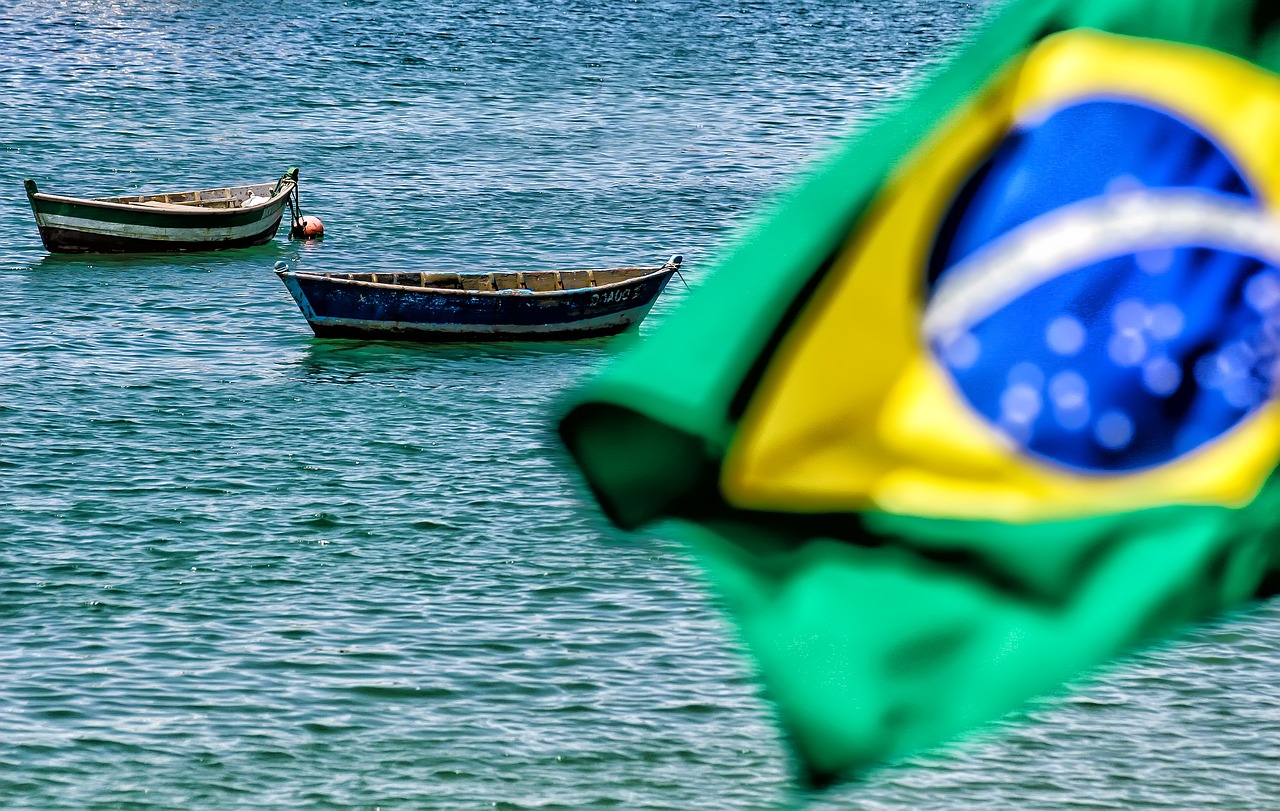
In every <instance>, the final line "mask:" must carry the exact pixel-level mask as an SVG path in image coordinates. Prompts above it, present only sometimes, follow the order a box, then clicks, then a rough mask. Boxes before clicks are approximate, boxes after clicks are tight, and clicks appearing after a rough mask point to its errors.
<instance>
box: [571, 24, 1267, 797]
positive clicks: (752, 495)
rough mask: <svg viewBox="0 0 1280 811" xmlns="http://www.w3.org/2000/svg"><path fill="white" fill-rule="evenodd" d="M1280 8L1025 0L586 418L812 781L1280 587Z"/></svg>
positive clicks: (833, 172)
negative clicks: (667, 527) (695, 575)
mask: <svg viewBox="0 0 1280 811" xmlns="http://www.w3.org/2000/svg"><path fill="white" fill-rule="evenodd" d="M1278 68H1280V4H1273V3H1264V2H1249V1H1248V0H1236V1H1235V2H1228V0H1164V2H1158V1H1157V0H1082V1H1080V2H1067V1H1066V0H1061V1H1058V0H1023V1H1022V2H1014V3H1012V4H1011V5H1009V6H1008V7H1007V8H1006V9H1005V10H1004V11H1003V12H1002V13H1001V14H1000V15H998V16H997V18H996V19H995V20H994V21H993V22H992V24H991V25H990V26H989V27H988V28H987V29H986V30H985V31H984V32H983V33H982V34H981V35H980V36H979V37H978V38H977V40H976V41H975V42H973V43H972V45H971V46H970V47H968V48H967V49H966V50H965V51H964V52H963V53H962V54H960V56H959V57H958V58H957V59H956V60H955V61H954V63H953V64H952V65H951V66H950V67H949V68H948V69H946V70H945V71H944V72H942V73H941V74H940V75H939V76H938V77H937V78H936V79H935V80H934V81H933V82H931V83H930V84H929V85H927V86H926V87H925V88H924V89H923V90H922V91H921V92H920V93H919V94H918V96H917V97H916V98H915V99H914V100H912V101H911V102H910V103H909V104H908V105H906V106H905V107H904V108H903V109H901V110H900V111H898V112H896V113H894V114H893V115H891V116H889V117H887V118H885V119H884V120H882V121H881V122H879V123H878V124H877V125H876V126H875V127H874V128H872V129H871V130H870V131H868V132H866V133H865V134H862V135H859V136H857V137H854V138H852V139H851V140H850V141H849V142H848V144H847V145H846V146H845V147H844V148H843V150H842V151H840V152H839V154H837V155H836V156H835V158H834V159H833V160H831V161H830V162H829V163H828V164H827V165H825V167H823V168H822V169H821V170H820V171H818V172H817V173H815V174H814V175H813V176H811V177H810V178H809V179H808V180H807V181H806V182H804V183H803V184H801V186H800V187H799V188H798V190H796V191H795V192H794V193H793V194H792V195H791V196H790V197H789V198H788V199H786V200H785V201H784V202H783V203H782V204H781V205H780V206H778V208H777V209H776V210H775V211H774V212H773V213H772V215H771V216H770V217H768V218H766V219H765V220H764V221H763V223H762V224H761V225H759V226H758V227H757V228H756V230H755V231H754V232H753V233H750V234H748V235H747V236H746V238H745V239H743V240H742V241H741V243H740V244H739V245H738V246H737V248H736V249H735V250H733V251H731V252H729V253H728V254H727V255H725V256H724V257H723V258H722V259H721V260H720V261H719V263H718V264H717V265H716V267H715V268H714V270H713V272H712V273H711V276H710V278H709V279H708V280H707V281H706V282H705V284H704V285H702V287H701V288H700V289H699V290H698V291H697V292H696V293H695V294H694V295H693V296H692V297H691V298H690V300H689V302H688V304H687V306H685V307H684V308H683V309H682V310H681V311H680V312H678V313H676V314H675V315H674V316H673V317H672V318H671V319H670V320H669V321H668V323H666V324H664V325H663V326H662V327H661V328H660V329H659V330H657V331H656V334H655V335H654V336H653V337H652V338H651V339H650V340H647V341H645V342H644V343H642V344H640V345H638V346H637V347H636V348H635V349H633V350H631V351H630V353H629V354H627V355H624V356H623V358H622V359H621V360H620V361H618V362H617V363H615V364H614V365H613V366H612V367H611V368H610V369H608V370H607V371H606V373H605V374H604V375H603V376H602V377H601V378H600V379H599V380H597V381H596V382H594V383H593V384H591V385H590V386H589V387H588V388H587V389H586V390H585V391H583V392H581V393H580V394H579V395H578V396H577V398H576V400H575V401H574V402H573V403H572V404H571V408H570V409H569V411H568V413H567V414H566V416H565V417H564V420H563V423H562V425H561V431H562V435H563V437H564V440H565V442H566V444H567V445H568V447H569V449H570V451H571V452H572V454H573V455H574V457H575V458H576V460H577V461H578V463H579V464H580V465H581V467H582V470H583V472H584V474H585V476H586V478H587V481H588V482H589V483H590V485H591V487H592V488H593V490H594V492H595V493H596V494H597V496H598V497H599V500H600V502H601V504H602V505H603V507H604V509H605V510H606V512H607V513H608V514H609V515H610V516H611V517H612V518H613V519H614V520H615V521H617V522H618V523H619V524H621V525H623V526H626V527H633V526H637V525H640V524H643V523H645V522H649V521H652V520H655V519H660V518H674V519H678V520H679V521H680V522H681V524H680V526H681V528H682V529H683V530H684V533H683V534H684V537H685V538H687V539H688V541H689V543H690V544H691V545H692V547H693V549H694V551H695V553H696V554H697V555H698V557H699V559H700V560H701V562H702V563H703V564H704V565H705V567H706V569H707V570H708V572H709V574H710V576H711V580H712V582H713V583H714V584H715V585H716V587H717V588H718V589H719V590H720V592H721V593H722V595H723V598H724V601H725V604H726V605H727V607H728V609H729V611H730V612H731V614H732V616H733V618H734V619H735V620H736V622H737V624H738V626H739V628H740V629H741V633H742V637H743V639H744V640H745V642H746V643H747V646H748V647H749V649H750V650H751V652H752V653H753V654H754V655H755V657H756V658H757V659H758V663H759V672H760V674H761V677H762V678H763V680H764V685H765V691H766V695H767V696H768V697H769V698H771V699H772V701H773V702H775V704H776V707H777V712H778V717H779V719H780V722H781V724H782V726H783V728H784V730H785V732H786V733H787V738H788V740H789V741H790V742H791V743H792V744H793V746H794V749H795V752H796V753H797V754H798V756H799V758H800V761H801V763H802V764H803V766H804V770H805V773H806V775H807V776H808V777H809V778H810V779H811V780H813V781H815V782H827V781H830V780H832V779H835V778H837V777H840V776H842V775H847V774H850V773H853V772H856V771H858V770H862V769H865V768H866V767H868V766H870V765H872V764H875V763H877V762H879V761H882V760H885V759H889V758H895V757H900V756H902V755H905V754H907V753H910V752H912V751H914V750H917V749H920V748H922V747H929V746H933V745H936V744H938V743H941V742H943V741H946V740H948V739H949V738H952V737H953V736H955V735H957V734H958V733H960V732H962V731H964V730H966V729H968V728H970V727H973V726H975V725H978V724H982V723H984V722H987V721H990V720H993V719H995V718H998V717H999V716H1000V715H1002V714H1004V713H1006V712H1007V711H1009V710H1011V709H1014V708H1016V707H1017V706H1019V704H1020V703H1021V702H1023V701H1024V700H1025V699H1027V698H1028V697H1030V696H1033V695H1035V694H1038V693H1042V692H1045V691H1047V690H1051V689H1053V688H1054V687H1056V686H1057V685H1059V684H1061V683H1062V682H1063V681H1064V680H1066V679H1068V678H1070V677H1072V676H1073V675H1075V674H1077V673H1079V672H1080V671H1082V670H1083V669H1085V668H1088V667H1091V666H1094V665H1097V664H1099V663H1101V662H1103V661H1105V660H1107V659H1109V658H1111V657H1114V656H1116V655H1118V654H1120V653H1122V652H1124V651H1126V650H1129V649H1132V648H1133V647H1134V646H1136V645H1141V644H1144V643H1147V642H1150V641H1152V640H1154V639H1156V638H1158V637H1159V636H1160V635H1162V634H1167V633H1169V632H1171V631H1174V630H1176V629H1177V628H1179V627H1180V626H1182V625H1184V624H1185V623H1188V622H1190V621H1194V620H1198V619H1202V618H1205V617H1209V616H1211V615H1212V614H1214V613H1215V612H1219V611H1221V610H1223V609H1225V608H1227V607H1230V606H1235V605H1238V604H1240V603H1242V602H1243V601H1246V600H1248V599H1251V598H1256V597H1261V596H1265V595H1268V594H1270V593H1271V592H1272V591H1273V590H1274V588H1275V583H1276V578H1275V577H1274V574H1275V572H1276V568H1277V558H1276V550H1277V538H1278V537H1280V536H1278V533H1277V525H1278V524H1280V485H1278V484H1277V482H1276V479H1275V476H1274V471H1275V468H1276V465H1277V459H1278V458H1280V456H1278V454H1280V405H1278V404H1277V400H1276V391H1277V382H1278V381H1280V372H1278V371H1277V369H1278V364H1280V227H1278V223H1280V220H1278V218H1280V76H1277V75H1276V73H1275V72H1273V71H1275V70H1276V69H1278Z"/></svg>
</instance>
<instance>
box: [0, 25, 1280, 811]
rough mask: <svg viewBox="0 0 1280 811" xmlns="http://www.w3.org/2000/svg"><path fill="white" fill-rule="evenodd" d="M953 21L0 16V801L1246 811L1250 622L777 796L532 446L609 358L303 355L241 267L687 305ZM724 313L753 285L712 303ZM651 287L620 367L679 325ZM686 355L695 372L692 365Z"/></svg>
mask: <svg viewBox="0 0 1280 811" xmlns="http://www.w3.org/2000/svg"><path fill="white" fill-rule="evenodd" d="M989 13H990V9H989V8H988V7H986V6H984V5H982V4H972V3H965V2H959V1H958V0H907V1H906V2H889V1H888V0H861V1H860V0H692V2H690V1H688V0H646V1H645V2H629V1H622V0H612V1H611V2H600V1H599V0H538V2H533V1H532V0H514V1H513V2H502V3H491V2H477V1H476V0H456V1H455V2H449V3H444V2H413V1H412V0H345V2H344V0H308V2H305V3H299V2H289V3H283V2H276V3H267V2H259V1H258V0H5V2H4V4H3V7H2V8H0V806H3V807H6V808H14V807H29V808H41V809H49V808H66V809H85V808H157V809H159V808H180V807H181V808H317V809H321V808H361V809H374V808H384V809H390V808H404V809H416V808H506V809H524V808H539V809H546V808H587V807H618V808H627V809H632V808H637V809H639V808H653V809H690V808H705V809H749V808H751V809H767V808H778V807H789V806H792V805H796V804H804V803H807V804H808V805H809V806H811V807H815V808H864V809H889V808H913V809H919V808H938V809H956V808H974V809H978V808H981V809H992V808H1010V809H1023V808H1055V807H1058V808H1066V807H1071V808H1079V807H1090V808H1126V809H1131V808H1147V807H1167V808H1191V807H1207V806H1210V805H1213V806H1214V807H1218V808H1242V809H1243V808H1248V809H1256V808H1264V807H1268V806H1269V805H1270V804H1272V803H1274V802H1276V801H1277V798H1278V797H1280V776H1278V774H1280V712H1278V711H1277V700H1278V699H1280V691H1278V690H1277V689H1276V688H1275V687H1274V681H1275V672H1276V669H1277V666H1278V665H1280V655H1278V647H1280V631H1277V622H1276V619H1277V615H1276V612H1275V611H1274V610H1272V609H1268V608H1262V609H1258V610H1256V611H1255V612H1254V613H1252V614H1250V615H1246V616H1244V617H1240V618H1238V619H1236V620H1234V621H1232V622H1229V623H1225V624H1223V625H1220V626H1217V627H1216V628H1213V629H1208V630H1204V631H1201V632H1199V633H1197V634H1195V635H1193V636H1191V637H1190V638H1189V639H1186V640H1183V641H1181V642H1179V643H1177V644H1173V645H1169V646H1166V647H1164V648H1161V649H1159V650H1157V651H1154V652H1151V653H1148V654H1146V655H1143V656H1140V657H1137V658H1136V659H1135V660H1133V661H1131V662H1130V663H1128V664H1125V665H1123V666H1121V667H1119V668H1117V669H1115V670H1112V671H1111V672H1109V673H1108V674H1103V675H1100V676H1096V677H1094V678H1093V679H1092V680H1089V681H1086V682H1082V683H1081V684H1079V685H1077V686H1076V687H1075V688H1074V689H1073V690H1072V691H1071V692H1069V693H1068V695H1067V697H1066V698H1065V699H1059V700H1055V701H1049V702H1044V703H1041V704H1036V705H1033V708H1032V709H1031V710H1029V711H1028V712H1026V713H1024V714H1022V715H1020V716H1019V717H1017V718H1014V719H1011V724H1010V726H1009V727H1008V728H1002V729H997V730H996V731H994V732H992V733H989V734H987V735H986V736H984V737H981V738H979V739H978V740H977V741H976V742H974V743H971V744H969V745H968V746H966V747H963V748H961V749H959V750H958V751H957V752H956V753H953V754H948V753H935V754H933V755H930V756H928V757H926V758H922V759H920V760H917V761H913V762H912V763H909V764H902V765H899V766H895V767H892V768H889V769H885V770H883V771H879V772H876V773H874V774H872V775H870V776H869V777H868V779H867V780H866V781H865V782H864V783H862V784H860V785H852V786H844V787H840V788H837V789H834V790H832V791H829V792H826V793H824V794H820V795H814V796H799V795H797V794H795V792H794V791H793V789H792V786H793V785H794V783H793V779H792V778H793V772H792V768H791V764H790V762H789V761H788V756H787V753H786V750H785V747H784V745H783V744H782V743H781V742H780V740H779V737H778V733H777V731H776V729H775V727H774V725H773V723H772V719H771V715H770V712H771V710H770V707H769V705H768V704H767V702H766V701H765V699H764V698H762V696H761V695H760V693H759V689H758V687H757V684H756V682H755V680H754V679H753V677H752V669H751V663H750V661H749V660H748V659H747V658H746V657H745V656H744V652H743V651H742V650H741V649H740V648H739V646H738V643H737V641H736V640H735V638H734V637H733V634H732V629H731V628H729V627H728V626H727V625H726V624H725V622H724V621H723V619H722V616H721V614H720V612H719V608H718V605H717V602H716V598H715V595H714V594H712V593H710V592H709V590H708V589H707V587H706V585H705V584H704V582H703V581H702V580H701V577H700V575H699V572H698V571H697V569H696V568H695V567H694V566H693V565H692V564H691V563H690V562H689V561H688V560H687V559H686V558H685V556H684V553H683V551H682V549H681V548H680V547H679V546H677V545H675V544H673V543H671V542H669V541H668V540H667V539H666V537H665V536H664V533H663V528H662V527H660V526H659V527H657V528H654V529H652V530H651V531H650V532H648V533H646V534H641V535H638V536H626V535H623V534H622V533H619V532H617V531H616V530H613V529H611V528H610V527H609V526H608V525H607V523H606V522H605V521H604V520H603V518H602V517H601V515H600V513H599V512H598V510H597V509H596V507H595V506H594V504H593V503H592V501H591V499H590V497H589V495H588V494H587V493H586V492H585V490H584V488H583V486H582V484H581V482H580V481H579V480H578V479H577V478H576V476H575V475H574V473H573V472H572V470H571V469H570V468H569V467H568V465H567V464H566V463H565V459H564V457H563V454H562V452H561V450H560V448H559V446H558V445H557V442H556V440H555V438H554V435H553V433H552V425H553V422H554V419H555V415H556V413H557V411H558V409H559V408H560V405H561V404H562V403H563V400H564V397H565V396H566V393H567V392H569V391H571V390H572V389H573V388H574V387H575V386H576V385H578V384H579V383H580V382H581V381H583V380H584V379H585V378H587V377H588V376H589V375H591V374H592V373H593V371H595V370H596V369H598V368H599V367H600V366H601V364H602V363H604V362H606V361H607V360H608V358H609V357H610V356H611V355H612V354H613V353H615V352H616V351H617V350H618V348H619V346H621V345H624V344H625V343H626V339H625V338H623V339H605V340H592V341H584V342H580V343H572V344H570V343H561V344H551V345H543V346H520V345H514V344H506V345H503V344H492V345H474V344H470V345H449V346H422V345H411V344H401V343H366V342H359V341H332V340H329V341H326V340H317V339H314V338H312V337H311V334H310V331H309V330H308V328H307V326H306V324H305V322H304V321H303V320H302V318H301V316H300V314H299V313H298V311H297V308H296V306H295V305H294V304H293V302H292V300H291V299H290V298H289V297H288V295H287V293H286V291H285V289H284V287H283V286H282V285H281V284H280V283H279V281H278V280H277V279H276V278H275V276H274V275H273V274H272V273H271V268H272V266H273V265H274V264H275V263H276V262H280V261H284V262H288V263H289V264H290V265H291V266H293V267H295V268H299V269H307V270H322V271H366V270H379V271H386V270H415V271H416V270H475V271H488V270H500V269H517V270H538V269H547V268H556V267H592V266H596V267H599V266H609V265H630V264H649V263H657V262H659V261H661V260H663V259H665V258H666V257H667V256H668V255H669V254H672V253H682V254H684V255H685V257H686V262H685V273H684V275H685V279H686V280H687V282H688V285H689V288H690V289H696V288H697V287H698V286H699V285H700V283H701V281H702V278H703V276H702V274H703V272H704V271H705V270H706V269H707V268H708V267H709V266H710V264H711V262H712V261H713V259H714V257H715V256H716V255H717V254H718V253H719V252H720V251H722V250H723V247H724V246H725V245H726V244H727V243H728V241H729V240H731V239H733V237H734V234H735V233H737V232H738V231H739V230H740V229H741V228H743V227H744V225H745V224H747V223H749V222H750V219H751V217H753V216H754V215H755V214H756V213H757V212H758V211H760V210H761V209H762V207H763V206H765V205H766V204H767V203H768V201H769V200H770V199H772V198H774V197H775V196H777V195H778V194H780V193H782V192H784V191H785V189H786V188H788V186H789V185H790V184H793V183H795V182H796V181H797V180H798V178H800V177H801V176H802V175H803V173H804V171H805V167H806V166H807V165H809V164H810V163H811V162H812V161H814V160H815V159H817V158H818V157H819V156H820V155H821V154H822V153H823V152H824V151H825V150H827V149H829V148H830V147H831V145H832V144H833V142H834V139H836V138H838V137H839V136H841V135H842V134H844V133H847V132H850V131H854V130H857V129H858V128H860V127H862V126H865V124H866V123H867V122H868V121H869V120H871V118H872V117H874V116H875V115H876V114H878V113H879V112H882V111H883V110H885V109H886V108H887V107H889V106H891V105H892V104H894V103H896V102H897V101H900V100H901V99H902V98H904V97H905V96H906V95H907V94H908V93H910V91H911V88H912V87H914V86H916V84H917V83H918V82H919V81H920V80H921V79H922V77H924V76H925V75H927V73H928V71H929V70H931V69H932V68H933V67H934V66H936V64H937V63H938V61H939V60H940V59H943V58H944V57H945V56H946V55H947V54H948V53H949V52H950V51H951V49H952V48H953V46H954V45H955V44H956V43H957V42H959V41H960V40H961V39H963V38H964V37H965V36H966V35H967V34H968V33H969V32H970V31H972V30H973V28H974V27H975V26H977V25H978V24H979V23H980V22H981V20H982V19H983V18H984V17H985V16H986V15H987V14H989ZM291 165H298V166H299V167H301V177H302V183H301V203H302V206H303V209H304V211H305V212H306V213H309V214H315V215H318V216H320V217H321V218H322V219H323V220H324V221H325V223H326V225H327V228H328V236H327V237H326V238H325V239H324V240H323V241H321V242H316V243H307V244H301V243H291V242H289V241H288V240H287V238H286V237H285V236H284V235H283V234H281V235H280V236H279V237H277V238H276V240H275V241H273V242H272V243H270V244H268V245H266V246H263V247H260V248H254V249H247V250H239V251H229V252H226V253H211V254H204V255H182V256H160V255H153V256H144V257H104V256H81V257H65V256H51V255H49V254H47V253H46V252H45V251H44V250H43V249H42V248H41V246H40V242H39V238H38V235H37V233H36V229H35V226H34V223H33V221H32V218H31V215H30V211H29V209H28V207H27V203H26V200H25V197H24V194H23V191H22V183H21V181H22V180H23V179H24V178H27V177H30V178H33V179H35V180H36V181H37V182H38V183H39V184H40V186H41V188H42V189H44V190H47V191H49V192H53V193H64V194H73V195H107V194H116V193H126V192H137V191H164V190H184V189H192V188H202V187H210V186H221V185H226V184H229V183H238V182H262V181H267V180H273V179H275V178H276V177H278V176H279V175H280V174H282V173H283V172H284V171H285V170H286V169H287V168H288V167H289V166H291ZM741 283H742V284H744V285H749V284H751V280H750V279H742V280H741ZM688 294H689V293H688V290H686V288H685V286H684V285H683V284H682V283H681V282H680V280H675V281H673V283H672V285H671V286H670V287H669V289H668V291H667V292H666V293H665V294H664V296H663V297H662V298H661V299H660V300H659V302H658V305H657V306H656V307H655V309H654V311H653V313H652V314H651V316H650V318H649V319H648V321H646V322H645V324H644V326H643V328H642V329H641V330H640V336H641V339H642V338H643V336H644V335H645V334H647V333H648V332H650V331H651V330H653V329H658V328H661V325H662V322H663V320H664V319H665V318H667V316H668V315H669V314H670V313H671V312H672V311H674V310H675V309H677V308H679V307H680V306H681V303H682V302H683V301H684V299H685V297H686V296H687V295H688ZM687 351H689V352H697V351H698V347H694V346H691V347H688V348H687Z"/></svg>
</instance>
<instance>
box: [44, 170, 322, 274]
mask: <svg viewBox="0 0 1280 811" xmlns="http://www.w3.org/2000/svg"><path fill="white" fill-rule="evenodd" d="M24 185H25V186H26V189H27V201H28V202H29V203H31V211H32V213H33V214H35V217H36V227H37V228H39V229H40V240H41V241H42V242H44V246H45V248H47V249H48V250H50V251H52V252H54V253H89V252H93V253H146V252H152V251H209V250H218V249H222V248H244V247H249V246H251V245H261V244H263V243H265V242H268V241H270V240H271V238H272V237H274V236H275V234H276V230H277V229H278V228H279V227H280V220H281V219H282V218H283V217H284V210H285V208H286V207H287V206H292V207H293V208H294V212H295V219H296V201H297V194H298V169H297V168H296V167H294V168H291V169H290V170H289V171H288V172H286V173H285V174H284V176H283V177H281V178H280V179H279V180H277V181H275V182H268V183H253V184H248V185H244V186H223V187H221V188H217V189H201V190H199V191H186V192H166V193H160V194H134V195H126V196H123V197H92V198H91V197H65V196H62V195H56V194H46V193H45V192H42V191H40V190H39V189H38V188H36V184H35V181H33V180H27V181H25V184H24Z"/></svg>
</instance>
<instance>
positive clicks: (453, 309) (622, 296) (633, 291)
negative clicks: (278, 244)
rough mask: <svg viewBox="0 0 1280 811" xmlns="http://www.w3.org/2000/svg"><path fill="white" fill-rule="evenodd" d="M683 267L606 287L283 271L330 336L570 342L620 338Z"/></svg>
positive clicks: (310, 316)
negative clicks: (527, 286) (440, 284)
mask: <svg viewBox="0 0 1280 811" xmlns="http://www.w3.org/2000/svg"><path fill="white" fill-rule="evenodd" d="M674 273H675V269H674V268H671V269H663V270H662V271H660V272H657V273H653V274H651V275H648V276H645V277H643V278H640V279H636V280H634V281H630V282H625V283H622V284H614V285H609V286H607V287H603V288H584V289H578V290H559V291H554V292H541V293H533V292H529V291H525V290H504V291H501V292H472V291H463V290H435V289H431V288H421V287H416V288H415V287H411V286H402V285H389V284H374V283H369V282H359V281H351V280H347V279H343V278H341V277H340V276H322V275H318V274H306V273H294V272H290V271H281V272H279V273H278V275H279V276H280V278H281V280H282V281H283V282H284V284H285V287H286V288H288V290H289V293H290V294H291V295H292V296H293V298H294V300H295V301H296V302H297V303H298V308H299V309H300V310H301V311H302V314H303V316H304V317H305V318H306V319H307V323H308V324H310V325H311V329H312V330H313V331H314V332H315V334H316V335H317V336H319V337H322V338H377V339H384V340H386V339H392V340H416V341H479V340H504V341H511V340H521V341H524V340H565V339H572V338H587V337H593V336H599V335H612V334H615V333H619V332H622V331H624V330H626V329H628V328H630V327H632V326H635V325H636V324H638V323H640V321H641V320H642V319H643V318H644V317H645V315H647V314H648V312H649V309H650V308H651V307H652V306H653V303H654V301H655V300H656V299H657V298H658V295H659V294H660V293H661V292H662V290H663V289H664V288H665V287H666V286H667V282H669V281H670V280H671V276H672V274H674Z"/></svg>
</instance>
